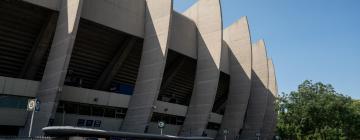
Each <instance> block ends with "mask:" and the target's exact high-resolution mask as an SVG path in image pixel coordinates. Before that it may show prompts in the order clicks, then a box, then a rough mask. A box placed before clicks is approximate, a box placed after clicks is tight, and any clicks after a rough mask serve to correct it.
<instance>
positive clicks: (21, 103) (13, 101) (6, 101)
mask: <svg viewBox="0 0 360 140" xmlns="http://www.w3.org/2000/svg"><path fill="white" fill-rule="evenodd" d="M28 99H29V97H23V96H15V95H0V107H4V108H18V109H26V107H27V103H28Z"/></svg>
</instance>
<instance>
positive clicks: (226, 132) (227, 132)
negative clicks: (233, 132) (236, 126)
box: [223, 129, 229, 140]
mask: <svg viewBox="0 0 360 140" xmlns="http://www.w3.org/2000/svg"><path fill="white" fill-rule="evenodd" d="M223 133H224V140H226V136H227V135H228V134H229V130H228V129H224V130H223Z"/></svg>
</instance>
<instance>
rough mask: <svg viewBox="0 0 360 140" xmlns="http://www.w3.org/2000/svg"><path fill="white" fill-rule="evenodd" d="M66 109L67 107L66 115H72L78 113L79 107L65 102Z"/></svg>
mask: <svg viewBox="0 0 360 140" xmlns="http://www.w3.org/2000/svg"><path fill="white" fill-rule="evenodd" d="M64 107H65V113H70V114H77V113H78V107H79V106H78V104H76V103H71V102H64Z"/></svg>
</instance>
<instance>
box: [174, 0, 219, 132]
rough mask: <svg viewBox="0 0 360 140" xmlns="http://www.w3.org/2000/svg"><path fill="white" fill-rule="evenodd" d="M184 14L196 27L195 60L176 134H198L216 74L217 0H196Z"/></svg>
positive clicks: (211, 98) (208, 108)
mask: <svg viewBox="0 0 360 140" xmlns="http://www.w3.org/2000/svg"><path fill="white" fill-rule="evenodd" d="M184 15H185V16H186V17H188V18H190V19H191V20H193V21H194V22H195V24H196V26H197V31H198V33H197V46H198V52H197V53H198V54H197V56H198V59H197V67H196V77H195V85H194V90H193V94H192V97H191V101H190V105H189V107H188V111H187V112H188V113H187V115H186V118H185V122H184V125H183V128H182V131H181V132H180V135H183V136H189V135H191V136H201V135H202V134H203V133H204V130H205V129H206V125H207V123H208V119H209V115H210V113H211V109H212V106H213V103H214V100H215V95H216V90H217V86H218V82H219V76H220V70H219V69H220V57H221V47H222V17H221V7H220V0H199V1H198V2H197V3H195V4H194V5H193V6H192V7H190V8H189V9H188V10H187V11H185V12H184Z"/></svg>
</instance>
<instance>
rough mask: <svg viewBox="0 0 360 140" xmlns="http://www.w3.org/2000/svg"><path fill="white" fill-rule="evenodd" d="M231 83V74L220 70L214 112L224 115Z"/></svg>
mask: <svg viewBox="0 0 360 140" xmlns="http://www.w3.org/2000/svg"><path fill="white" fill-rule="evenodd" d="M229 84H230V76H229V75H228V74H226V73H224V72H220V77H219V84H218V88H217V91H216V96H215V101H214V105H213V108H212V112H214V113H217V114H221V115H224V113H225V105H226V100H227V98H228V94H229Z"/></svg>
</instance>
